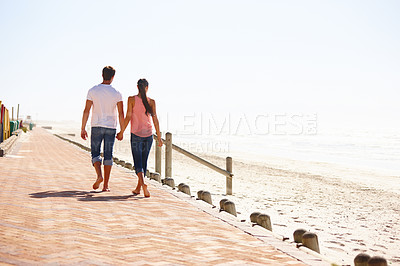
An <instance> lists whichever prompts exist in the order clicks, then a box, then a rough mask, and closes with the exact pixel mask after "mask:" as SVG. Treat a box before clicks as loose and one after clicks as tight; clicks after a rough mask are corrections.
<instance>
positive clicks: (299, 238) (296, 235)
mask: <svg viewBox="0 0 400 266" xmlns="http://www.w3.org/2000/svg"><path fill="white" fill-rule="evenodd" d="M305 232H307V230H305V229H301V228H300V229H297V230H296V231H294V233H293V238H294V242H296V243H302V237H303V235H304V233H305Z"/></svg>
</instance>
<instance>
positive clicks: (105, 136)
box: [90, 127, 117, 165]
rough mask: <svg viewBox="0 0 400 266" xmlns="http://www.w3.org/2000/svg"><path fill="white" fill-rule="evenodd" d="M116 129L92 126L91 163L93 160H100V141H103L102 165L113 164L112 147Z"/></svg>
mask: <svg viewBox="0 0 400 266" xmlns="http://www.w3.org/2000/svg"><path fill="white" fill-rule="evenodd" d="M116 133H117V130H116V129H112V128H105V127H92V133H91V136H90V146H91V152H92V164H94V163H95V162H100V163H101V162H102V159H101V157H100V148H101V143H102V142H103V140H104V143H103V155H104V161H103V164H104V165H112V164H113V160H112V158H113V156H112V155H113V147H114V142H115V134H116Z"/></svg>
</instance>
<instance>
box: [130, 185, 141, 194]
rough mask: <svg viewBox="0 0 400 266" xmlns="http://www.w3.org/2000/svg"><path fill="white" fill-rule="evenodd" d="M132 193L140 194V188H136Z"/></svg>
mask: <svg viewBox="0 0 400 266" xmlns="http://www.w3.org/2000/svg"><path fill="white" fill-rule="evenodd" d="M132 193H133V194H135V195H139V194H140V187H139V188H136V189H135V190H132Z"/></svg>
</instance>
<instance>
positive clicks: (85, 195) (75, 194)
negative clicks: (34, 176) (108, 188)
mask: <svg viewBox="0 0 400 266" xmlns="http://www.w3.org/2000/svg"><path fill="white" fill-rule="evenodd" d="M100 193H102V192H101V191H79V190H66V191H43V192H37V193H31V194H29V196H30V197H31V198H37V199H42V198H58V197H68V198H77V199H78V200H79V201H114V200H116V201H122V200H127V199H130V198H132V199H134V200H138V199H140V198H142V197H135V196H134V195H133V194H132V195H125V196H95V195H96V194H100Z"/></svg>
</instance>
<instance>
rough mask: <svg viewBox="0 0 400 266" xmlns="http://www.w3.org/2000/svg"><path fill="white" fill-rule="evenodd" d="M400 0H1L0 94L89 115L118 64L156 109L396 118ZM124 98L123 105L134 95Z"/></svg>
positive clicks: (35, 108) (129, 87) (126, 87)
mask: <svg viewBox="0 0 400 266" xmlns="http://www.w3.org/2000/svg"><path fill="white" fill-rule="evenodd" d="M399 14H400V1H396V0H394V1H389V0H381V1H378V0H376V1H367V0H360V1H348V0H344V1H337V0H335V1H333V0H332V1H319V0H318V1H317V0H316V1H309V0H306V1H298V0H296V1H294V0H293V1H284V0H279V1H278V0H275V1H268V0H258V1H256V0H241V1H233V0H226V1H222V0H201V1H200V0H199V1H194V0H193V1H188V0H182V1H166V0H160V1H97V0H93V1H82V0H78V1H75V0H68V1H53V0H49V1H44V0H35V1H21V0H0V36H1V41H0V62H1V65H0V78H1V85H0V100H3V103H5V104H6V105H7V106H8V107H9V108H10V109H11V107H12V106H14V107H16V106H17V104H18V103H19V104H20V106H21V107H20V108H21V113H22V114H23V115H28V114H30V115H32V116H33V118H36V119H40V120H43V119H49V120H50V119H51V120H53V119H57V120H76V121H79V120H80V119H81V113H82V110H83V106H84V103H85V97H86V93H87V90H88V89H89V88H91V87H92V86H93V85H95V84H98V83H100V82H101V70H102V68H103V67H104V66H106V65H111V66H113V67H115V68H116V70H117V72H116V76H115V79H114V83H113V86H114V87H115V88H117V89H118V90H119V91H120V92H121V93H122V94H123V97H124V101H125V103H126V99H127V97H128V96H129V95H133V94H136V93H137V89H136V82H137V80H138V79H139V78H142V77H144V78H147V79H148V81H149V83H150V87H149V96H150V97H153V98H155V99H156V102H157V105H158V112H159V113H160V112H161V113H164V114H165V113H166V112H171V113H172V112H175V113H181V112H185V113H190V112H192V111H193V112H194V111H196V112H225V113H226V112H249V113H272V112H313V113H318V114H329V115H330V116H336V115H337V116H338V117H339V116H340V117H342V118H341V119H342V120H343V117H344V119H346V118H349V119H350V117H353V116H358V117H360V116H361V117H363V118H364V119H365V120H367V121H368V120H369V119H372V117H373V119H375V120H376V121H378V120H381V121H383V120H384V121H385V123H386V122H387V123H390V124H392V125H393V124H396V125H397V124H398V122H397V121H396V116H398V114H400V105H399V104H398V102H399V93H398V90H399V89H400V88H399V84H400V74H399V73H400V49H399V47H400V16H399ZM125 105H126V104H125Z"/></svg>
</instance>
